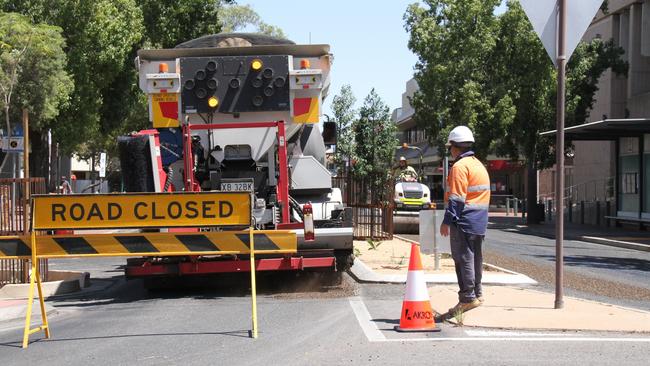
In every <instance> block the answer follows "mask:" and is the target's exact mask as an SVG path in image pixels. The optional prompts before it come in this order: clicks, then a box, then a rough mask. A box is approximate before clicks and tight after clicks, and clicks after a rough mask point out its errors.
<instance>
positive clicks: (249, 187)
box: [221, 182, 253, 192]
mask: <svg viewBox="0 0 650 366" xmlns="http://www.w3.org/2000/svg"><path fill="white" fill-rule="evenodd" d="M221 191H222V192H252V191H253V182H229V183H221Z"/></svg>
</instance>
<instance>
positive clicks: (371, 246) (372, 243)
mask: <svg viewBox="0 0 650 366" xmlns="http://www.w3.org/2000/svg"><path fill="white" fill-rule="evenodd" d="M366 243H368V250H377V248H379V246H380V245H381V244H382V242H381V241H375V240H372V239H370V238H369V239H366Z"/></svg>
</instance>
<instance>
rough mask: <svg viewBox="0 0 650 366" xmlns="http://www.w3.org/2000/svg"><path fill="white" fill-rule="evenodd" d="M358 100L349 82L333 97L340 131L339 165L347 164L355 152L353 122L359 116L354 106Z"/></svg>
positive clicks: (333, 108)
mask: <svg viewBox="0 0 650 366" xmlns="http://www.w3.org/2000/svg"><path fill="white" fill-rule="evenodd" d="M356 102H357V98H356V97H355V96H354V94H353V93H352V87H351V86H350V85H347V84H346V85H343V86H342V87H341V91H340V92H339V94H338V95H335V96H334V98H333V99H332V113H333V114H334V122H336V130H337V131H338V141H337V144H336V153H335V154H334V161H335V162H336V164H337V166H342V165H343V164H345V162H346V161H349V160H350V157H351V156H352V155H353V154H354V136H353V134H352V123H353V122H354V120H355V119H356V117H357V111H356V109H355V108H354V104H355V103H356Z"/></svg>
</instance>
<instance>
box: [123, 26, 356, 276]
mask: <svg viewBox="0 0 650 366" xmlns="http://www.w3.org/2000/svg"><path fill="white" fill-rule="evenodd" d="M331 65H332V55H331V54H330V52H329V46H328V45H296V44H294V43H293V42H291V41H288V40H283V39H278V38H273V37H268V36H263V35H258V34H241V33H239V34H237V33H231V34H218V35H211V36H205V37H201V38H198V39H195V40H191V41H188V42H185V43H182V44H180V45H178V46H176V48H173V49H157V50H154V49H149V50H140V51H139V52H138V57H137V59H136V67H137V69H138V72H139V86H140V89H142V91H143V92H144V93H146V94H147V98H148V102H149V119H150V121H151V122H152V124H153V126H152V127H153V128H152V129H148V130H143V131H140V132H138V133H134V134H132V135H130V136H123V137H120V138H119V141H118V146H119V149H120V160H121V168H122V175H123V181H124V187H125V190H126V191H128V192H172V191H191V192H196V191H250V192H251V193H252V194H253V195H254V200H253V206H254V207H253V216H254V221H255V227H256V228H257V229H265V230H287V229H289V230H293V231H294V232H296V234H297V238H298V253H297V254H293V255H276V256H272V255H267V256H259V255H256V258H259V260H258V261H257V262H258V265H257V266H256V267H257V268H258V270H302V269H325V270H339V271H342V270H345V269H347V268H349V267H350V266H351V264H352V261H353V250H352V234H353V225H352V212H351V210H350V209H348V208H346V207H344V205H343V200H342V196H341V192H340V190H339V189H337V188H332V180H331V175H330V173H329V171H328V170H327V169H326V168H325V159H326V156H325V151H326V145H325V144H326V143H328V144H334V143H335V133H334V134H333V135H334V136H332V133H329V134H326V133H324V134H321V132H320V131H319V127H318V122H319V119H320V116H321V105H322V103H323V100H324V99H325V98H326V96H327V94H328V89H329V86H330V67H331ZM330 127H331V125H327V124H326V125H325V127H324V131H326V132H331V129H330ZM323 136H325V137H326V138H327V139H328V140H329V141H325V140H324V138H323ZM311 218H313V222H312V220H311ZM312 227H313V228H312ZM232 229H233V230H237V229H242V228H232ZM166 230H169V231H176V230H178V229H166ZM185 230H187V229H185ZM260 245H264V244H263V243H261V244H260ZM241 259H243V258H238V257H236V256H225V257H224V256H221V257H210V258H206V257H163V258H136V259H131V260H129V261H128V263H127V268H126V273H127V276H128V277H148V276H155V275H187V274H207V273H219V272H237V271H240V270H247V269H246V267H245V266H241V264H242V263H243V262H245V261H242V260H241Z"/></svg>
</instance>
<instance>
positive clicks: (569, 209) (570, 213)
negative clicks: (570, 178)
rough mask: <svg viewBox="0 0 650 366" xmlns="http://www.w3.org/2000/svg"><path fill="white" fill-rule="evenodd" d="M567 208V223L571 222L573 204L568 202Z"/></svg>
mask: <svg viewBox="0 0 650 366" xmlns="http://www.w3.org/2000/svg"><path fill="white" fill-rule="evenodd" d="M568 206H569V207H567V210H568V211H569V222H573V202H572V201H571V200H569V204H568Z"/></svg>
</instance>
